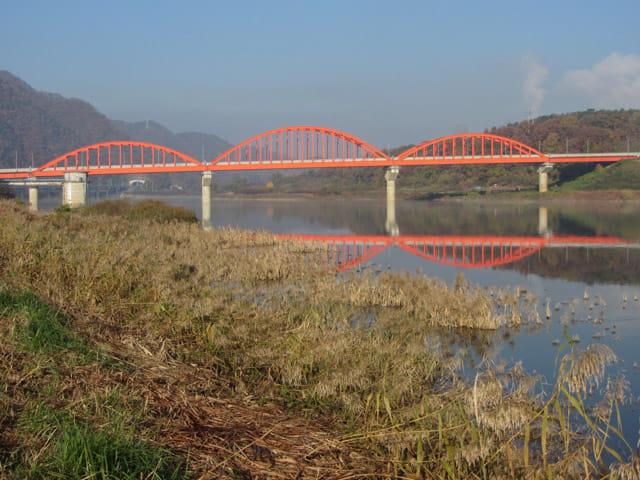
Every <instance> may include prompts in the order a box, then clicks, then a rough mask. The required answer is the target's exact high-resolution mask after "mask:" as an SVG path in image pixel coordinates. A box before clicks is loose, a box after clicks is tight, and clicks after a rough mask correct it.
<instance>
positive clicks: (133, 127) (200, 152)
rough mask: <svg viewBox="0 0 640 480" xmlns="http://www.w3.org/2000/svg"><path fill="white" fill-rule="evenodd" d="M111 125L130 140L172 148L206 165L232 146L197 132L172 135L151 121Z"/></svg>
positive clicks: (122, 122)
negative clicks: (204, 162)
mask: <svg viewBox="0 0 640 480" xmlns="http://www.w3.org/2000/svg"><path fill="white" fill-rule="evenodd" d="M112 123H113V126H114V127H115V128H117V129H118V130H120V131H122V132H124V133H125V134H126V135H127V136H128V137H129V138H130V139H131V140H135V141H138V142H147V143H155V144H156V145H162V146H165V147H167V148H172V149H174V150H177V151H178V152H181V153H184V154H186V155H189V156H190V157H193V158H195V159H196V160H200V161H203V158H204V160H205V161H206V162H207V163H208V162H210V161H212V160H213V159H215V158H216V157H217V156H218V155H220V154H221V153H224V152H225V151H227V150H228V149H230V148H231V147H232V146H233V145H231V144H230V143H229V142H226V141H224V140H222V139H221V138H220V137H218V136H216V135H211V134H206V133H199V132H185V133H173V132H172V131H171V130H169V129H168V128H166V127H164V126H163V125H160V124H159V123H156V122H152V121H145V122H124V121H121V120H113V121H112Z"/></svg>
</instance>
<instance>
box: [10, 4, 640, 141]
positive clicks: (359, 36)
mask: <svg viewBox="0 0 640 480" xmlns="http://www.w3.org/2000/svg"><path fill="white" fill-rule="evenodd" d="M1 12H2V15H1V16H2V23H1V28H0V70H8V71H10V72H11V73H13V74H15V75H17V76H19V77H20V78H22V79H23V80H24V81H26V82H27V83H29V84H30V85H31V86H32V87H34V88H35V89H37V90H44V91H49V92H55V93H59V94H61V95H63V96H65V97H77V98H81V99H83V100H86V101H88V102H91V103H92V104H93V105H95V106H96V107H97V108H98V109H99V110H100V111H101V112H103V113H104V114H106V115H107V116H109V117H111V118H114V119H120V120H128V121H138V120H145V119H152V120H156V121H158V122H160V123H162V124H164V125H166V126H167V127H169V128H171V129H172V130H174V131H177V132H179V131H194V130H195V131H203V132H207V133H214V134H216V135H219V136H221V137H222V138H224V139H226V140H228V141H230V142H232V143H237V142H240V141H242V140H244V139H246V138H248V137H250V136H253V135H257V134H259V133H262V132H264V131H266V130H270V129H273V128H280V127H284V126H288V125H301V124H307V125H318V126H325V127H330V128H336V129H339V130H343V131H345V132H347V133H350V134H353V135H356V136H358V137H360V138H362V139H363V140H366V141H368V142H370V143H372V144H374V145H376V146H377V147H380V148H385V147H387V146H396V145H402V144H408V143H418V142H420V141H423V140H428V139H431V138H435V137H439V136H442V135H449V134H452V133H460V132H462V131H469V132H471V131H481V130H483V129H484V128H487V127H491V126H499V125H502V124H504V123H509V122H515V121H520V120H523V119H525V118H527V116H528V115H530V112H531V114H532V115H534V116H537V115H542V114H548V113H561V112H568V111H577V110H583V109H586V108H590V107H594V108H640V1H638V0H621V1H615V0H611V1H604V0H597V1H591V0H582V1H562V0H550V1H547V0H544V1H537V2H536V1H528V2H520V1H517V0H510V1H495V2H492V1H465V2H462V1H454V0H451V1H428V0H407V1H402V0H395V1H375V0H370V1H360V0H354V1H349V0H341V1H333V0H327V1H315V2H312V1H306V0H297V1H278V0H271V1H267V0H265V1H257V0H254V1H242V0H229V1H186V0H185V1H182V2H178V1H166V0H155V1H136V0H129V1H122V0H109V1H90V0H84V1H67V0H57V1H52V0H46V1H45V0H42V1H30V0H22V1H12V2H9V1H6V2H4V5H3V6H2V9H1Z"/></svg>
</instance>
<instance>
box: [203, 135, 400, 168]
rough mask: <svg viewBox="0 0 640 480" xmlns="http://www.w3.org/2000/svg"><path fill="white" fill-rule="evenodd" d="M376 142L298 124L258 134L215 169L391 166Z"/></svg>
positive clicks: (217, 162) (216, 163)
mask: <svg viewBox="0 0 640 480" xmlns="http://www.w3.org/2000/svg"><path fill="white" fill-rule="evenodd" d="M391 164H392V161H391V159H390V158H389V157H388V156H387V155H386V154H384V153H383V152H381V151H380V150H378V149H377V148H376V147H374V146H373V145H370V144H369V143H367V142H365V141H364V140H361V139H359V138H357V137H354V136H352V135H348V134H346V133H344V132H341V131H339V130H333V129H330V128H323V127H314V126H295V127H286V128H280V129H277V130H271V131H268V132H265V133H262V134H260V135H256V136H255V137H252V138H250V139H248V140H245V141H244V142H242V143H240V144H238V145H236V146H235V147H233V148H231V149H229V150H227V151H226V152H224V153H223V154H222V155H220V156H218V157H217V158H216V159H215V160H214V161H213V162H212V163H211V164H210V165H209V169H210V170H214V171H224V170H260V169H286V168H318V167H370V166H387V165H391Z"/></svg>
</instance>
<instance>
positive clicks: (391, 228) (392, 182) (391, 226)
mask: <svg viewBox="0 0 640 480" xmlns="http://www.w3.org/2000/svg"><path fill="white" fill-rule="evenodd" d="M399 173H400V167H399V166H397V165H392V166H390V167H387V170H386V171H385V172H384V179H385V180H386V181H387V220H386V222H385V225H384V228H385V230H386V232H387V234H389V235H391V236H393V237H395V236H398V235H399V234H400V229H399V228H398V224H397V222H396V180H397V178H398V175H399Z"/></svg>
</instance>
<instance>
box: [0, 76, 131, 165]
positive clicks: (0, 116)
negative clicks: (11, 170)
mask: <svg viewBox="0 0 640 480" xmlns="http://www.w3.org/2000/svg"><path fill="white" fill-rule="evenodd" d="M123 139H127V136H126V135H125V134H124V133H123V132H121V131H120V130H118V129H117V128H116V127H114V126H113V124H112V123H111V121H110V120H109V119H108V118H107V117H105V116H104V115H103V114H101V113H100V112H98V111H97V110H96V109H95V108H94V107H93V106H91V105H90V104H89V103H87V102H84V101H82V100H78V99H76V98H64V97H62V96H60V95H57V94H53V93H46V92H39V91H37V90H34V89H33V88H31V87H30V86H29V85H27V84H26V83H25V82H23V81H22V80H21V79H19V78H18V77H16V76H14V75H12V74H11V73H9V72H6V71H0V168H1V167H15V164H16V156H17V160H18V166H19V167H27V166H31V160H32V156H33V162H34V165H35V166H40V165H42V164H43V163H45V162H46V161H48V160H52V159H53V158H55V157H56V156H58V155H62V154H63V153H65V152H68V151H70V150H73V149H75V148H78V147H81V146H83V145H90V144H92V143H97V142H103V141H109V140H123Z"/></svg>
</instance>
